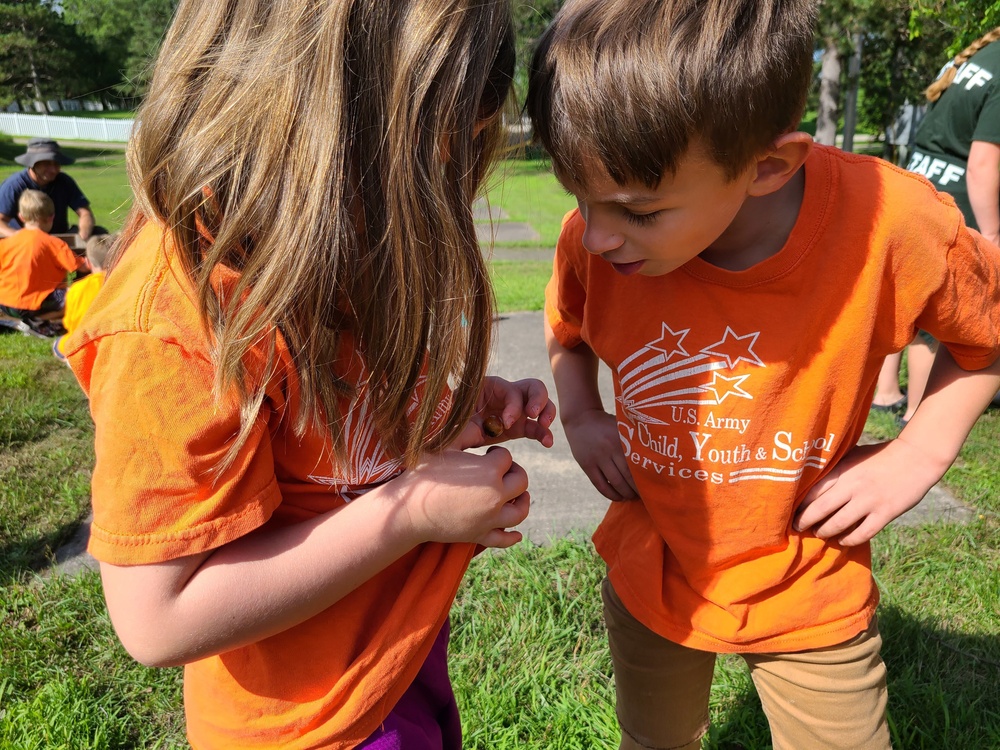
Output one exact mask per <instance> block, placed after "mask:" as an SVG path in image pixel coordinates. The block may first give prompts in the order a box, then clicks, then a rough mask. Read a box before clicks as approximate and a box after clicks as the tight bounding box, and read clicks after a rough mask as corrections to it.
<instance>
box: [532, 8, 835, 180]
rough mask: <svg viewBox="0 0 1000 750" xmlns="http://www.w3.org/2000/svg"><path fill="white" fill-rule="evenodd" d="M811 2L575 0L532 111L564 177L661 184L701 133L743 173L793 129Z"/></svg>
mask: <svg viewBox="0 0 1000 750" xmlns="http://www.w3.org/2000/svg"><path fill="white" fill-rule="evenodd" d="M815 13H816V10H815V3H814V2H813V0H758V1H756V2H755V1H754V0H569V1H568V2H567V4H566V5H565V6H564V7H563V8H562V10H561V11H560V12H559V13H558V14H557V15H556V18H555V20H554V21H553V22H552V24H551V25H550V26H549V28H548V29H547V30H546V32H545V34H544V35H543V36H542V38H541V39H540V41H539V45H538V48H537V50H536V52H535V55H534V59H533V60H532V64H531V69H530V83H529V90H528V101H527V110H528V114H529V115H530V116H531V120H532V123H533V125H534V129H535V133H536V137H537V138H538V139H539V140H540V141H541V143H542V145H543V146H545V148H546V149H547V150H548V151H549V153H550V154H551V156H552V160H553V166H554V167H555V171H556V174H557V175H559V176H560V178H562V179H564V180H570V181H572V182H575V183H578V184H581V185H586V182H587V180H586V174H585V173H584V172H585V169H584V165H586V164H587V163H588V161H589V162H591V163H592V160H594V159H597V160H599V163H600V164H601V165H603V167H604V168H605V169H606V171H607V173H608V175H609V176H610V177H611V178H612V179H614V180H615V181H616V182H618V183H619V184H625V183H628V182H639V183H642V184H645V185H646V186H648V187H656V186H657V185H658V184H659V182H660V180H661V178H662V177H663V175H664V174H665V173H668V174H673V173H674V172H675V171H676V169H677V164H678V160H679V159H680V158H681V157H682V156H683V155H684V154H685V152H686V151H687V149H688V146H689V145H690V143H691V141H692V140H693V139H698V140H700V141H701V142H702V143H703V144H704V146H705V147H706V149H707V151H708V154H709V155H710V156H711V157H712V158H713V160H714V161H716V162H717V163H718V164H719V165H720V166H722V167H723V168H724V169H725V172H726V174H727V176H728V177H730V178H735V177H736V176H737V175H738V174H739V173H740V172H741V171H742V170H743V169H745V168H746V167H747V166H748V165H749V164H750V163H751V161H752V160H753V159H754V158H755V157H757V156H759V155H760V154H761V153H763V152H764V151H765V150H766V149H767V148H768V146H770V144H771V143H773V142H774V140H775V139H776V138H777V137H778V136H780V135H781V134H782V133H784V132H787V131H789V130H792V129H794V128H795V126H797V125H798V122H799V119H800V118H801V116H802V112H803V110H804V108H805V102H806V95H807V93H808V90H809V86H810V83H811V80H812V73H813V49H814V45H813V38H814V26H815Z"/></svg>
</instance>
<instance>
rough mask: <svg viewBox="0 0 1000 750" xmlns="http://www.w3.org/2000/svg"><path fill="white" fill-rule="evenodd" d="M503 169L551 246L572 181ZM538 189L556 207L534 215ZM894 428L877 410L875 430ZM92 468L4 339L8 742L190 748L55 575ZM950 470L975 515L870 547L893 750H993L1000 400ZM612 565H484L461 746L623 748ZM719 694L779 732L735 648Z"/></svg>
mask: <svg viewBox="0 0 1000 750" xmlns="http://www.w3.org/2000/svg"><path fill="white" fill-rule="evenodd" d="M18 152H19V151H15V153H18ZM4 155H6V151H4V150H3V149H2V148H0V163H3V162H2V157H3V156H4ZM71 169H72V173H73V175H74V177H76V178H77V179H78V181H79V182H80V184H81V186H82V187H83V188H84V190H85V191H86V192H87V193H88V194H89V195H90V197H91V199H92V201H93V202H94V207H95V211H96V212H97V214H98V217H99V219H100V220H101V221H102V223H105V224H106V225H108V226H110V228H115V227H116V226H117V224H116V222H115V220H113V217H120V216H121V215H122V214H121V209H120V206H122V205H125V204H126V203H127V201H128V193H127V187H125V186H124V185H125V183H124V169H123V167H122V163H121V159H120V155H111V156H107V157H105V158H104V159H103V161H100V162H95V163H93V164H91V165H88V164H87V163H85V162H84V163H80V164H78V165H74V166H73V167H72V168H71ZM508 177H509V178H510V182H509V183H508V185H507V186H506V187H505V188H504V192H503V194H502V195H503V198H502V200H501V203H502V205H503V207H504V209H505V210H506V211H508V213H509V214H510V215H511V220H525V221H530V222H531V223H532V224H533V225H534V226H536V228H538V230H539V232H540V233H542V235H543V238H545V240H546V241H548V240H549V239H550V238H551V239H552V241H554V234H553V233H555V232H557V231H558V223H559V217H560V216H561V213H560V212H561V211H562V210H563V209H564V208H565V207H566V206H565V205H564V204H565V203H567V201H566V200H565V199H566V198H567V196H565V195H564V194H563V193H562V191H561V189H559V188H558V186H556V185H555V184H554V181H552V179H551V177H550V176H548V177H546V173H545V171H544V165H541V164H540V163H539V164H531V163H529V164H523V165H514V166H513V167H511V170H510V172H509V173H508ZM494 195H496V194H491V200H493V196H494ZM536 204H537V205H538V206H542V205H545V206H548V208H547V209H544V210H543V209H541V208H539V212H540V213H538V214H535V213H533V211H534V210H535V205H536ZM116 207H118V208H116ZM542 213H544V214H545V215H546V216H547V217H549V218H545V217H543V216H542ZM536 216H537V218H532V217H536ZM552 217H554V218H552ZM117 221H118V222H119V223H120V218H118V219H117ZM494 270H495V274H496V276H495V278H496V286H497V289H498V297H499V299H500V304H501V309H504V310H525V309H538V308H539V306H540V303H541V288H542V286H543V285H544V283H545V279H546V278H547V276H548V265H547V264H545V263H537V264H530V263H516V262H510V261H496V262H494ZM895 429H896V428H895V427H894V425H893V423H892V421H891V420H890V419H888V418H885V417H882V416H881V415H878V416H876V417H873V418H872V419H870V420H869V432H870V434H872V435H874V436H877V437H881V438H889V437H892V436H893V435H894V434H895ZM92 464H93V449H92V428H91V426H90V420H89V416H88V413H87V405H86V402H85V399H84V398H83V396H82V394H81V393H80V391H79V390H78V388H77V387H76V385H75V384H74V382H73V380H72V377H71V375H70V373H69V372H68V370H67V369H66V368H65V367H64V366H63V365H61V364H59V363H58V362H56V361H55V360H54V359H53V358H52V357H51V355H50V353H49V350H48V344H47V342H44V341H39V340H36V339H30V338H24V337H21V336H19V335H13V334H6V335H0V750H8V749H9V750H26V749H27V750H31V749H33V748H38V749H39V750H42V749H43V748H44V749H46V750H48V749H49V748H65V749H66V750H77V749H78V748H80V749H95V750H96V749H98V748H100V749H102V750H103V749H105V748H108V749H111V748H114V749H119V748H120V749H122V750H124V749H125V748H156V747H160V748H173V747H185V743H184V740H183V717H182V709H181V694H180V671H179V670H177V669H169V670H151V669H146V668H144V667H140V666H138V665H136V664H135V663H134V662H133V661H132V660H131V659H130V658H129V657H128V656H127V655H126V654H125V653H124V651H123V650H122V649H121V647H120V646H119V645H118V643H117V640H116V639H115V636H114V633H113V631H112V629H111V626H110V623H109V622H108V619H107V615H106V613H105V611H104V606H103V601H102V598H101V590H100V579H99V577H98V576H97V575H96V574H94V573H86V574H83V575H80V576H78V577H68V576H55V577H45V576H44V573H45V570H46V568H47V565H48V563H49V561H50V559H51V555H52V553H53V552H54V550H55V549H57V548H58V547H59V546H60V545H61V544H63V543H64V542H65V541H66V540H67V539H68V538H69V537H70V536H71V535H72V533H73V531H74V530H75V529H76V528H77V526H78V524H79V522H80V521H81V520H82V519H83V518H84V517H85V516H86V514H87V512H88V503H89V498H88V478H89V473H90V467H91V466H92ZM946 482H947V484H948V486H950V487H951V488H952V489H953V490H954V492H955V493H956V494H957V495H958V496H959V497H960V498H962V499H963V500H965V501H966V502H967V503H969V504H970V505H971V506H973V507H974V508H975V509H976V517H975V520H974V521H973V522H972V523H971V524H969V525H958V524H952V523H935V524H931V525H928V526H924V527H919V528H896V527H893V528H890V529H889V530H888V531H886V532H884V533H883V534H882V535H880V536H879V537H878V538H877V540H876V543H875V545H874V560H875V572H876V576H877V578H878V581H879V585H880V587H881V589H882V592H883V601H882V605H881V608H880V611H879V622H880V627H881V630H882V634H883V637H884V639H885V647H884V658H885V661H886V663H887V665H888V668H889V676H890V684H889V690H890V704H889V712H890V720H891V726H892V732H893V741H894V747H895V748H896V749H897V750H907V749H909V748H914V749H916V748H920V749H926V750H939V749H941V748H955V749H956V750H965V749H966V748H968V749H972V748H976V749H979V748H982V749H984V750H990V749H996V748H1000V679H998V675H1000V639H998V634H1000V578H998V574H997V571H998V570H1000V414H998V413H996V412H990V413H987V414H986V415H984V416H983V417H982V418H981V419H980V421H979V423H978V424H977V426H976V428H975V430H974V432H973V434H972V436H971V438H970V439H969V441H968V443H967V444H966V447H965V449H964V450H963V452H962V455H961V457H960V459H959V461H958V462H956V465H955V467H954V468H952V470H951V471H950V472H949V473H948V475H947V476H946ZM602 574H603V563H602V562H601V561H600V560H599V559H598V558H597V557H596V555H595V554H594V552H593V549H592V547H591V545H590V544H589V543H588V542H586V541H581V540H564V541H561V542H558V543H556V544H554V545H552V546H548V547H534V546H531V545H527V544H524V545H519V546H518V547H516V548H514V549H512V550H509V551H507V552H503V553H486V554H483V555H480V556H479V557H478V558H477V559H476V560H475V561H474V562H473V565H472V567H471V569H470V571H469V575H468V577H467V580H466V582H465V584H464V585H463V587H462V589H461V591H460V592H459V596H458V599H457V601H456V604H455V608H454V610H453V615H452V616H453V624H454V635H453V642H452V649H451V653H452V676H453V679H454V683H455V688H456V692H457V694H458V696H459V701H460V703H461V706H462V712H463V718H464V728H465V740H466V746H467V747H470V748H481V749H482V750H493V749H495V748H501V749H507V748H510V749H511V750H513V749H514V748H539V749H542V748H545V749H549V748H564V749H565V750H586V749H588V748H613V747H616V746H617V735H616V732H617V729H616V724H615V719H614V712H613V705H612V704H613V683H612V680H611V671H610V659H609V657H608V654H607V647H606V643H605V640H604V629H603V623H602V621H601V616H600V598H599V594H598V586H599V583H600V580H601V577H602ZM711 707H712V720H713V728H712V731H711V734H710V736H709V738H708V739H706V741H705V744H704V747H705V748H718V749H720V750H736V749H737V748H744V749H745V750H765V749H766V748H768V747H769V746H770V745H769V740H768V735H767V727H766V723H765V721H764V717H763V714H762V713H761V711H760V707H759V702H758V701H757V698H756V696H755V694H754V692H753V689H752V685H751V683H750V680H749V676H748V674H747V672H746V670H745V668H744V667H743V666H742V662H740V661H739V660H738V659H736V658H733V657H724V658H722V659H720V660H719V662H718V667H717V670H716V680H715V684H714V686H713V689H712V695H711Z"/></svg>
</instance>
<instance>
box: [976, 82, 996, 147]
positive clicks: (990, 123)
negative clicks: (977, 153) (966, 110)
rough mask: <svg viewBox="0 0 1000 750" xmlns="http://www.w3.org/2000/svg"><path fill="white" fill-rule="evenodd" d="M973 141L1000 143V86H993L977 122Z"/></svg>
mask: <svg viewBox="0 0 1000 750" xmlns="http://www.w3.org/2000/svg"><path fill="white" fill-rule="evenodd" d="M972 140H974V141H985V142H986V143H1000V86H993V87H992V88H991V89H990V93H989V96H988V97H987V98H986V101H985V102H984V103H983V108H982V110H980V112H979V119H977V120H976V129H975V130H974V131H973V133H972Z"/></svg>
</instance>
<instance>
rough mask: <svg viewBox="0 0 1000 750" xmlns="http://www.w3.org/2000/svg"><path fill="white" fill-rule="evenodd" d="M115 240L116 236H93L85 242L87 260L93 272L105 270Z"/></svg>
mask: <svg viewBox="0 0 1000 750" xmlns="http://www.w3.org/2000/svg"><path fill="white" fill-rule="evenodd" d="M116 239H118V235H116V234H95V235H94V236H93V237H91V238H90V239H89V240H87V260H88V261H89V262H90V267H91V268H92V269H93V270H95V271H96V270H98V269H104V268H107V261H108V253H110V252H111V248H112V247H113V246H114V244H115V240H116Z"/></svg>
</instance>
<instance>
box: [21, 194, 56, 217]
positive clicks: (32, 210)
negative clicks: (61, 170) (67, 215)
mask: <svg viewBox="0 0 1000 750" xmlns="http://www.w3.org/2000/svg"><path fill="white" fill-rule="evenodd" d="M17 215H18V216H19V217H20V218H21V221H22V222H28V221H30V222H31V223H33V224H37V223H38V222H40V221H43V220H45V219H49V218H51V217H53V216H55V215H56V206H55V204H54V203H53V202H52V199H51V198H50V197H49V196H47V195H46V194H45V193H43V192H42V191H41V190H25V191H24V192H23V193H21V197H20V198H18V199H17Z"/></svg>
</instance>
